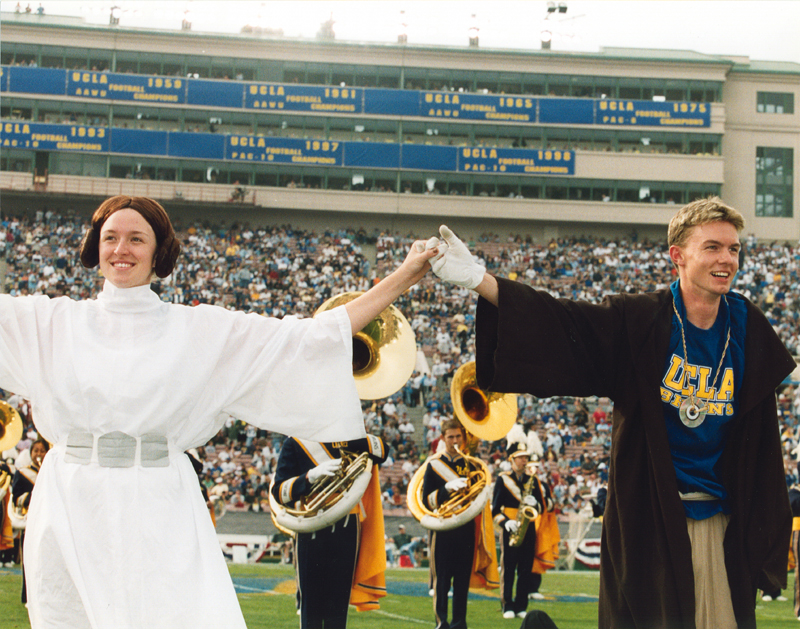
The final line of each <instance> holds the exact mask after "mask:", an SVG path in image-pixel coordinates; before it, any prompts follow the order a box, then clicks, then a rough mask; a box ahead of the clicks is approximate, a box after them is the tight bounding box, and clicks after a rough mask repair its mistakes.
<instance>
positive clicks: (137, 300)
mask: <svg viewBox="0 0 800 629" xmlns="http://www.w3.org/2000/svg"><path fill="white" fill-rule="evenodd" d="M97 303H99V304H100V305H101V306H102V307H103V308H104V309H105V310H108V311H111V312H129V313H134V312H147V311H148V310H155V309H156V308H160V307H161V306H163V305H164V302H162V301H161V299H160V298H159V296H158V295H156V294H155V293H154V292H153V290H152V289H151V288H150V285H149V284H143V285H142V286H134V287H133V288H119V287H117V286H114V284H112V283H111V282H109V281H108V280H106V281H105V283H104V284H103V290H102V292H101V293H100V294H99V295H98V296H97Z"/></svg>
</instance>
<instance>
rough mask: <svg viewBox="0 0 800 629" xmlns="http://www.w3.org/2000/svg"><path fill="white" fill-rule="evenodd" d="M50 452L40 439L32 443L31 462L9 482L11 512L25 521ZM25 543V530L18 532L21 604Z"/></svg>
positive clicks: (24, 599)
mask: <svg viewBox="0 0 800 629" xmlns="http://www.w3.org/2000/svg"><path fill="white" fill-rule="evenodd" d="M48 450H50V444H49V443H47V441H46V440H44V439H42V438H41V437H40V438H39V439H37V440H36V441H34V442H33V444H32V445H31V449H30V454H31V462H30V464H29V465H27V466H26V467H23V468H20V469H18V470H17V471H16V472H15V474H14V480H12V481H11V501H12V502H13V503H14V504H13V507H12V508H13V510H14V512H15V513H17V514H25V515H24V516H23V517H24V518H25V520H27V513H28V507H29V506H30V504H31V495H32V494H33V488H34V486H35V485H36V479H37V478H38V477H39V470H40V469H41V467H42V461H44V457H45V455H46V454H47V452H48ZM24 541H25V528H22V529H21V530H20V535H19V555H20V564H22V602H23V604H24V603H27V602H28V589H27V587H26V586H25V563H24V562H23V557H22V548H23V546H24Z"/></svg>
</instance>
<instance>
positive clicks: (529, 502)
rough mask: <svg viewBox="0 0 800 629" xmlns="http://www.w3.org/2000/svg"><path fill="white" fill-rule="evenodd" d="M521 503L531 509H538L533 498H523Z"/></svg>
mask: <svg viewBox="0 0 800 629" xmlns="http://www.w3.org/2000/svg"><path fill="white" fill-rule="evenodd" d="M522 502H523V503H525V504H526V505H528V506H531V507H536V508H538V507H539V501H538V500H536V498H534V497H533V496H525V498H524V499H523V500H522Z"/></svg>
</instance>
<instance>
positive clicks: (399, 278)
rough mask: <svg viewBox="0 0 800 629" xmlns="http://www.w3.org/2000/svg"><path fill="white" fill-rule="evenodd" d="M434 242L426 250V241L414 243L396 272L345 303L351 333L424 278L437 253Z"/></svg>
mask: <svg viewBox="0 0 800 629" xmlns="http://www.w3.org/2000/svg"><path fill="white" fill-rule="evenodd" d="M434 240H435V241H437V242H438V239H437V238H432V239H431V240H430V241H428V244H429V245H430V246H429V247H426V243H425V241H423V240H417V241H416V242H415V243H414V244H413V245H412V246H411V250H410V251H409V252H408V255H407V256H406V259H405V260H403V264H401V265H400V267H399V268H398V269H397V270H396V271H394V272H393V273H391V274H390V275H388V276H386V277H385V278H383V279H382V280H381V281H380V282H378V283H377V284H376V285H375V286H373V287H372V288H370V289H369V290H368V291H367V292H366V293H364V294H363V295H360V296H359V297H357V298H356V299H354V300H353V301H350V302H348V303H346V304H345V308H346V309H347V314H348V315H349V316H350V325H351V327H352V330H353V334H355V333H356V332H358V331H359V330H361V329H362V328H363V327H364V326H365V325H367V324H368V323H369V322H370V321H372V320H373V319H374V318H375V317H377V316H378V315H379V314H380V313H381V312H382V311H383V310H385V309H386V308H387V307H388V306H389V304H391V303H392V302H393V301H394V300H395V299H397V298H398V297H399V296H400V295H401V294H403V292H404V291H405V290H407V289H408V288H410V287H412V286H413V285H414V284H416V283H417V282H419V281H420V280H421V279H422V278H423V276H424V275H425V273H427V272H428V269H430V268H431V265H430V264H429V262H428V261H429V260H430V259H431V258H432V257H434V256H435V255H437V254H438V253H439V250H438V247H437V246H436V244H435V243H432V242H431V241H434Z"/></svg>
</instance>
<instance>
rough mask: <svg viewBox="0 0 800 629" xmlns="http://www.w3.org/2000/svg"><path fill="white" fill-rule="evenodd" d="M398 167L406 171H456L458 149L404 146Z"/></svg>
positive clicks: (418, 145) (450, 147) (414, 145)
mask: <svg viewBox="0 0 800 629" xmlns="http://www.w3.org/2000/svg"><path fill="white" fill-rule="evenodd" d="M401 155H402V160H401V162H400V167H401V168H403V169H408V170H439V171H441V170H446V171H455V170H458V149H457V148H456V147H454V146H425V145H422V144H404V145H403V147H402V153H401Z"/></svg>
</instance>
